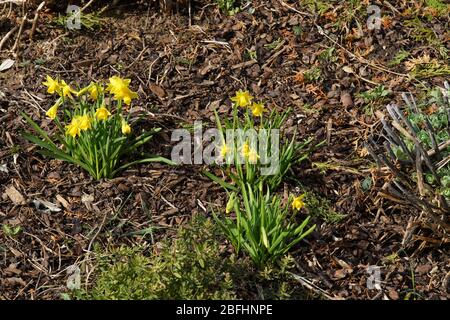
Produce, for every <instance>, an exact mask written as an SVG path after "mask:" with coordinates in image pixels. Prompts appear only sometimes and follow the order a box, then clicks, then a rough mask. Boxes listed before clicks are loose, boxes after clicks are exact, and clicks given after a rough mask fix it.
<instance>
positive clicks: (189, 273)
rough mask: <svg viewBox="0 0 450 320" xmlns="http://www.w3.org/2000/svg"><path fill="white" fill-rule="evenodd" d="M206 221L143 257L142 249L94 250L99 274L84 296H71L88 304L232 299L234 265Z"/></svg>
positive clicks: (185, 229)
mask: <svg viewBox="0 0 450 320" xmlns="http://www.w3.org/2000/svg"><path fill="white" fill-rule="evenodd" d="M216 229H217V228H215V226H214V224H213V223H212V221H211V220H210V219H205V218H203V217H199V216H196V217H195V218H194V219H193V220H192V221H191V222H190V223H188V225H187V226H184V227H182V228H180V230H179V231H178V235H177V238H175V239H171V240H165V241H163V242H162V243H161V246H159V247H160V249H159V250H158V251H160V252H159V253H157V252H156V251H155V252H153V253H152V254H151V255H147V254H146V253H145V252H146V250H144V248H142V247H134V248H132V247H121V248H119V249H114V250H112V251H111V252H109V253H107V254H104V253H100V252H99V251H100V250H99V249H97V252H98V253H97V255H98V260H97V262H98V268H99V272H98V274H97V277H96V281H95V284H94V285H93V286H92V288H90V289H89V290H81V291H76V292H74V293H73V296H74V297H75V298H78V299H89V300H92V299H94V300H122V299H127V300H130V299H134V300H149V299H150V300H154V299H164V300H172V299H189V300H190V299H196V300H203V299H220V300H229V299H236V293H235V288H234V284H233V280H232V275H233V274H234V273H235V272H234V271H233V270H235V269H236V268H237V266H239V265H240V264H239V262H237V261H235V260H234V257H233V256H225V255H224V250H223V248H222V247H221V245H220V243H219V242H218V241H217V238H218V236H219V235H218V234H217V232H216Z"/></svg>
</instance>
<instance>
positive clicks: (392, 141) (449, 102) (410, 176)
mask: <svg viewBox="0 0 450 320" xmlns="http://www.w3.org/2000/svg"><path fill="white" fill-rule="evenodd" d="M444 87H445V90H442V92H443V96H444V100H445V108H446V114H447V119H448V126H447V128H446V129H447V131H448V132H449V134H450V97H449V94H448V92H449V90H450V87H449V84H448V83H447V82H446V83H445V84H444ZM402 98H403V100H404V101H405V103H406V106H407V110H406V112H405V110H401V108H399V107H398V106H397V105H394V104H390V105H388V106H387V107H386V109H387V113H388V114H389V117H386V115H385V114H384V113H383V112H380V111H378V112H377V113H376V114H377V117H378V118H379V119H380V121H381V123H382V125H383V132H382V134H381V138H382V140H384V142H383V143H381V144H380V143H379V142H378V143H376V142H375V141H374V139H373V137H370V138H369V139H368V143H366V148H367V150H368V151H369V153H370V154H371V156H372V157H373V158H374V159H375V161H376V162H377V165H378V168H379V169H385V170H386V169H387V170H388V171H390V172H391V174H392V175H391V177H393V178H392V179H390V180H389V181H388V183H386V184H385V189H386V190H387V192H388V193H389V195H390V197H389V198H390V199H398V200H400V202H402V203H408V204H410V205H412V206H413V207H415V208H417V209H418V210H419V212H420V214H419V215H417V216H414V217H411V218H410V221H409V223H408V226H407V228H406V232H405V236H404V239H403V245H407V244H408V243H410V242H411V240H422V241H424V242H423V243H424V244H425V243H432V244H435V245H441V244H445V243H449V242H450V241H449V233H450V224H449V217H450V203H449V199H446V197H444V196H443V195H442V194H441V193H440V192H438V188H436V187H433V186H431V185H429V184H428V183H427V182H426V180H425V179H424V172H425V173H426V174H431V175H432V177H433V178H434V179H433V181H435V183H436V184H437V185H438V186H439V187H441V186H442V181H441V178H440V177H439V175H438V174H437V172H438V170H440V169H441V168H443V167H444V166H446V165H448V164H449V162H450V155H448V154H447V155H445V154H443V153H444V152H443V151H444V150H446V149H448V148H449V147H450V140H448V141H444V142H441V143H439V144H438V143H437V138H436V133H437V132H436V131H435V130H434V129H433V126H432V125H431V123H430V121H429V119H428V118H427V117H424V124H425V126H424V128H423V129H425V130H426V132H427V133H428V135H429V137H430V139H431V142H432V148H431V149H429V148H427V147H426V146H424V144H423V143H421V142H420V139H419V138H418V135H417V131H416V129H415V127H414V126H413V124H412V123H411V121H410V120H409V119H408V117H407V114H412V113H415V114H420V113H421V111H420V110H419V108H418V107H417V104H416V102H415V100H414V97H413V96H412V95H411V94H407V93H403V95H402ZM405 138H406V139H408V140H409V141H412V142H413V143H414V148H412V150H411V148H408V147H407V145H406V144H405ZM394 147H395V148H400V149H401V150H402V152H403V153H404V154H405V155H406V159H398V157H396V155H395V153H394V151H393V148H394ZM427 149H429V150H427ZM424 228H425V229H428V230H431V231H432V237H428V236H427V237H426V236H421V235H418V234H414V233H415V231H416V230H417V229H424Z"/></svg>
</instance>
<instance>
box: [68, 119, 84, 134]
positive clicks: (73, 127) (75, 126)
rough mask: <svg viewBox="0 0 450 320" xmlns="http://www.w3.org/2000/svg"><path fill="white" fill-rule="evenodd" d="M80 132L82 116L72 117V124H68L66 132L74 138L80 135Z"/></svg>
mask: <svg viewBox="0 0 450 320" xmlns="http://www.w3.org/2000/svg"><path fill="white" fill-rule="evenodd" d="M80 133H81V128H80V118H79V117H74V118H73V119H72V122H70V124H69V125H67V126H66V134H67V135H69V136H71V137H72V138H75V137H76V136H79V135H80Z"/></svg>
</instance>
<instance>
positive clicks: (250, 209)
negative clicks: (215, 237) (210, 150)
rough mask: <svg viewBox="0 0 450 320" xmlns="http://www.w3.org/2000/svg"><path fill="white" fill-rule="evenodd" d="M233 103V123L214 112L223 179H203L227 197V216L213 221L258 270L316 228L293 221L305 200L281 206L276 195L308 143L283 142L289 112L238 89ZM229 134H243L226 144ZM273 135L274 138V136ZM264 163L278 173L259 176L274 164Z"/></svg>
mask: <svg viewBox="0 0 450 320" xmlns="http://www.w3.org/2000/svg"><path fill="white" fill-rule="evenodd" d="M231 102H232V106H231V108H230V109H231V113H232V116H231V119H227V118H225V119H221V118H220V117H219V115H218V113H217V112H215V118H216V124H217V127H218V129H219V131H220V133H221V141H220V142H219V144H218V147H219V154H220V158H221V160H222V161H221V164H223V165H224V166H225V170H224V173H225V174H224V176H225V177H226V178H219V177H218V176H216V175H214V174H212V173H211V172H205V175H206V176H208V177H209V178H211V179H212V180H213V181H215V182H217V183H219V184H220V185H222V186H223V187H224V188H225V189H226V190H227V192H228V194H229V199H228V203H227V205H226V208H225V217H223V218H220V217H219V215H218V214H217V213H214V217H215V220H216V221H217V222H218V223H219V225H220V226H221V228H222V230H223V231H224V233H225V235H226V236H227V237H228V239H229V240H230V241H231V243H232V244H233V246H234V248H235V250H236V251H237V252H239V251H241V250H242V251H244V252H246V253H247V254H248V255H249V256H250V257H251V259H252V260H253V262H254V263H255V264H256V265H257V266H258V267H261V268H262V267H264V266H265V265H266V264H267V263H272V262H276V261H277V260H279V259H281V258H282V257H283V256H284V255H286V254H287V253H288V251H289V250H290V249H291V248H292V247H293V246H294V245H295V244H297V243H298V242H299V241H301V240H302V239H303V238H304V237H305V236H307V235H308V234H310V233H311V232H312V231H313V230H314V228H315V225H313V226H312V227H307V225H308V223H309V217H306V218H305V219H304V220H303V222H302V223H300V224H299V225H297V223H296V219H295V217H296V216H297V214H298V213H300V212H301V211H302V209H303V207H304V205H305V203H304V202H303V197H304V195H290V196H289V199H286V200H287V201H286V200H285V201H282V200H281V199H280V198H279V196H278V195H277V194H276V192H277V189H278V187H279V185H280V184H281V182H283V179H284V177H285V176H286V175H287V174H288V173H289V171H290V170H291V168H292V166H293V165H294V164H298V163H300V162H302V161H303V160H305V159H306V158H307V157H308V153H309V151H310V150H308V145H309V144H310V143H311V141H312V139H308V140H306V141H303V142H301V143H298V142H296V135H295V133H294V134H293V136H292V137H291V139H282V137H283V136H284V135H283V133H282V130H283V125H284V123H285V121H286V119H287V117H288V115H289V113H290V110H287V111H285V112H278V111H277V110H276V109H273V110H271V111H269V110H268V108H267V107H266V105H265V103H264V102H261V101H255V100H254V97H253V96H252V95H251V94H250V93H249V92H248V91H242V90H239V91H237V92H236V94H235V96H234V97H232V98H231ZM230 131H232V132H243V133H244V134H241V135H239V134H236V135H235V136H234V139H232V141H229V140H230V139H228V140H227V138H228V133H229V132H230ZM272 131H275V132H276V133H278V135H277V136H273V135H272V133H271V132H272ZM246 132H255V133H256V135H257V137H258V139H261V138H262V137H264V138H265V139H267V140H266V141H265V144H263V145H265V147H264V148H263V149H261V146H262V144H261V141H259V143H255V141H252V139H251V138H248V137H249V135H248V134H245V133H246ZM262 133H264V134H262ZM268 159H270V160H271V161H275V162H276V164H277V165H276V168H277V170H274V171H273V172H272V174H263V173H262V172H263V171H262V169H263V168H265V167H266V166H267V165H273V163H270V162H268V161H267V160H268Z"/></svg>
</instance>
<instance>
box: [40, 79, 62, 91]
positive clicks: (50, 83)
mask: <svg viewBox="0 0 450 320" xmlns="http://www.w3.org/2000/svg"><path fill="white" fill-rule="evenodd" d="M46 79H47V81H44V82H42V84H43V85H44V86H46V87H48V89H47V92H48V93H51V94H53V93H59V91H60V90H61V85H60V83H59V82H58V81H57V80H55V79H53V78H52V77H50V76H49V75H47V77H46Z"/></svg>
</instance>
